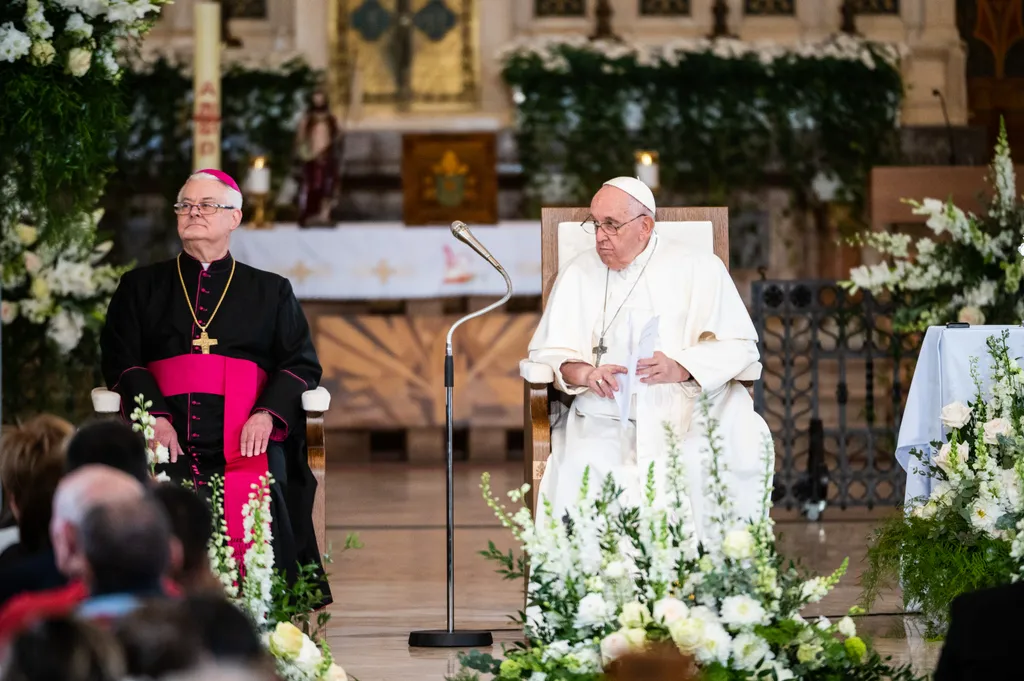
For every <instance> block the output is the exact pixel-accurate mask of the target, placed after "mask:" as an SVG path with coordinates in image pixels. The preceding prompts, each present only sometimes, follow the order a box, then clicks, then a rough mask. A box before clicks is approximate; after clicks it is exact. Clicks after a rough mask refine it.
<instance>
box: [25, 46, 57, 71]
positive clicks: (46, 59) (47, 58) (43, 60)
mask: <svg viewBox="0 0 1024 681" xmlns="http://www.w3.org/2000/svg"><path fill="white" fill-rule="evenodd" d="M30 54H31V58H32V63H33V64H35V65H36V66H48V65H49V64H50V63H51V62H52V61H53V58H54V57H56V56H57V50H55V49H53V45H51V44H50V43H49V42H47V41H46V40H37V41H36V42H35V43H33V44H32V51H31V52H30Z"/></svg>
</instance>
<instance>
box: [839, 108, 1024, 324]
mask: <svg viewBox="0 0 1024 681" xmlns="http://www.w3.org/2000/svg"><path fill="white" fill-rule="evenodd" d="M989 179H990V182H991V184H992V187H993V189H994V192H993V197H992V202H991V204H990V206H989V209H988V215H986V216H981V217H979V216H977V215H975V214H973V213H970V212H965V211H964V210H963V209H961V208H959V207H957V206H955V205H953V203H952V201H946V202H943V201H940V200H938V199H934V198H926V199H924V200H923V201H921V202H918V201H913V200H905V202H906V203H908V204H910V205H911V206H913V212H914V214H915V215H925V216H927V222H926V223H925V224H926V225H927V227H928V228H929V229H930V230H931V231H932V232H933V233H934V235H935V237H941V238H938V239H933V238H930V237H924V238H921V239H919V240H917V242H916V243H914V244H913V247H914V248H913V253H912V251H911V237H910V236H909V235H907V234H889V233H885V232H867V233H864V234H862V235H859V236H857V237H856V238H855V239H854V240H853V243H854V244H856V245H860V246H867V247H870V248H872V249H874V250H876V251H877V252H878V253H880V254H881V255H882V256H883V257H884V260H883V262H880V263H877V264H874V265H861V266H859V267H855V268H853V269H852V270H851V271H850V279H849V281H846V282H842V285H843V286H844V287H845V288H847V289H848V290H850V291H851V292H856V291H857V290H859V289H863V290H865V291H868V292H870V293H871V294H872V295H875V296H878V295H881V294H883V293H888V294H891V295H893V296H895V297H897V298H899V299H900V300H901V302H902V303H903V304H902V305H901V310H899V311H898V312H897V313H896V316H895V326H896V328H897V330H898V331H921V330H924V329H925V328H927V327H928V326H933V325H938V324H945V323H948V322H952V321H959V322H967V323H969V324H974V325H980V324H984V323H986V321H987V322H988V323H990V324H1002V323H1015V324H1016V323H1020V321H1021V319H1022V318H1024V298H1022V297H1021V296H1020V295H1019V290H1020V282H1021V277H1022V268H1021V263H1020V261H1019V259H1018V258H1017V257H1016V256H1017V252H1016V251H1017V250H1018V248H1020V250H1021V254H1022V255H1024V246H1022V242H1024V206H1022V205H1021V204H1019V203H1018V201H1017V190H1016V177H1015V175H1014V170H1013V161H1012V159H1011V157H1010V145H1009V141H1008V139H1007V136H1006V127H1005V125H1003V126H1002V127H1001V130H1000V134H999V140H998V142H997V143H996V147H995V156H994V158H993V160H992V163H991V166H990V178H989ZM943 235H948V236H943Z"/></svg>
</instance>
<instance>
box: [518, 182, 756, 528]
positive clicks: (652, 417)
mask: <svg viewBox="0 0 1024 681" xmlns="http://www.w3.org/2000/svg"><path fill="white" fill-rule="evenodd" d="M590 210H591V215H590V217H588V219H587V220H586V221H584V223H583V225H582V228H583V229H586V230H587V231H588V232H590V233H593V234H594V235H595V246H596V248H595V249H594V250H588V251H585V252H583V253H581V254H580V255H579V256H577V257H576V258H575V259H573V260H572V261H570V262H569V263H568V264H567V265H565V267H563V269H562V271H561V272H560V273H559V275H558V278H557V279H556V281H555V284H554V287H553V289H552V291H551V295H550V297H549V299H548V303H547V307H546V309H545V310H544V315H543V317H542V318H541V321H540V325H539V327H538V328H537V331H536V333H535V334H534V336H533V339H532V340H531V342H530V348H529V359H530V360H531V361H534V362H539V363H542V364H546V365H548V366H550V367H551V369H552V370H553V371H554V374H555V386H556V387H557V389H558V390H560V391H562V392H564V393H566V394H568V395H571V396H575V397H574V399H573V400H572V404H571V407H570V408H569V410H568V412H567V413H566V414H564V416H563V417H562V418H559V419H557V420H556V421H555V422H554V424H553V426H552V434H551V458H550V460H549V462H548V467H547V469H546V470H545V472H544V476H543V479H542V480H541V483H540V490H539V492H540V496H541V497H542V498H546V499H547V501H549V502H550V503H551V504H552V505H553V506H554V512H555V514H556V516H561V515H562V514H564V512H565V509H566V508H567V507H569V506H572V505H574V504H576V503H577V502H578V499H579V493H580V486H581V482H582V477H583V473H584V470H585V469H586V467H587V466H589V467H590V487H591V489H595V488H599V487H600V484H601V481H603V480H604V479H605V477H606V476H609V475H611V476H614V478H615V480H616V482H617V483H618V485H619V486H620V487H622V488H623V489H624V492H623V495H624V497H625V498H620V502H621V503H624V504H629V505H637V504H639V502H640V495H641V494H642V493H643V487H644V484H645V480H646V476H647V471H648V468H649V465H650V464H651V463H652V462H653V463H654V464H655V465H656V473H655V477H656V479H657V480H658V482H659V483H664V482H665V470H664V468H663V466H664V464H665V463H666V462H667V460H668V453H669V447H668V442H667V437H666V432H665V425H666V424H668V425H670V426H671V427H672V428H673V429H674V431H675V433H676V434H677V435H678V436H679V437H680V439H681V454H682V461H683V465H684V467H685V476H686V485H687V492H688V496H689V498H690V505H691V508H692V511H693V514H694V520H695V522H696V526H697V529H698V536H702V535H704V533H705V532H706V529H707V528H706V526H705V523H706V521H707V518H706V513H705V506H706V502H705V501H704V492H703V490H704V488H705V485H704V476H705V463H706V459H707V457H708V456H709V453H707V452H705V451H702V450H706V449H707V439H706V437H705V432H704V429H703V428H702V427H701V426H700V423H699V421H700V405H699V401H698V400H699V398H700V396H701V394H704V395H706V396H707V397H708V399H709V403H710V408H711V416H712V418H714V419H716V420H717V421H718V423H719V436H720V441H721V445H722V450H721V455H722V457H724V460H725V461H724V463H725V464H726V467H727V469H728V474H727V476H726V478H725V481H726V483H727V485H728V487H729V494H730V497H731V499H732V502H733V507H734V509H735V510H736V511H737V512H738V513H739V514H741V515H742V516H743V517H753V516H754V515H756V514H758V513H759V512H760V510H761V502H762V500H763V498H764V486H763V485H764V480H765V474H766V472H767V471H768V470H769V468H768V467H769V466H773V465H774V454H773V453H772V452H771V451H770V449H769V447H770V445H768V443H769V442H770V437H771V434H770V432H769V430H768V426H767V424H766V423H765V422H764V419H762V418H761V417H760V416H759V415H758V414H757V413H755V412H754V407H753V400H752V399H751V397H750V394H749V392H748V391H747V388H746V387H745V386H744V385H742V384H741V383H740V380H739V379H742V380H755V379H757V378H759V377H760V368H761V365H760V363H759V355H758V351H757V333H756V331H755V330H754V325H753V323H752V322H751V320H750V315H749V314H748V313H747V310H746V307H745V306H744V304H743V301H742V300H741V299H740V296H739V293H738V292H737V290H736V286H735V284H733V282H732V279H731V278H730V277H729V272H728V270H727V269H726V267H725V265H724V263H723V262H722V261H721V260H720V259H719V258H718V257H717V256H715V255H714V254H713V253H704V252H697V251H693V250H689V249H687V248H686V246H685V242H682V243H681V242H674V243H673V242H670V241H669V240H667V239H664V238H659V235H658V233H657V231H656V230H655V223H654V215H655V203H654V195H653V194H652V193H651V190H650V189H649V188H648V187H647V185H645V184H644V183H642V182H641V181H640V180H638V179H634V178H630V177H619V178H615V179H613V180H610V181H608V182H606V183H605V184H604V186H603V187H602V188H601V190H600V191H598V192H597V194H596V195H595V196H594V198H593V200H592V201H591V204H590ZM654 317H657V331H658V332H657V336H656V338H655V343H654V346H653V350H654V351H653V352H652V353H651V356H648V357H639V358H637V359H638V361H637V363H636V376H635V379H634V380H633V389H632V390H630V396H629V398H628V399H629V404H628V405H627V408H628V417H627V419H626V422H625V423H623V421H622V419H621V417H620V413H625V412H624V411H620V406H619V404H618V403H617V397H621V395H618V393H619V391H620V390H621V389H622V388H624V387H625V384H626V383H627V381H628V375H627V373H628V372H627V368H626V367H627V364H628V361H629V356H630V354H631V352H633V350H634V348H638V347H639V346H640V345H641V343H640V340H639V336H640V334H641V329H642V328H643V327H644V326H645V325H646V324H647V323H648V322H649V321H650V320H652V319H653V318H654ZM624 394H625V393H623V395H624ZM659 467H660V468H661V470H658V468H659Z"/></svg>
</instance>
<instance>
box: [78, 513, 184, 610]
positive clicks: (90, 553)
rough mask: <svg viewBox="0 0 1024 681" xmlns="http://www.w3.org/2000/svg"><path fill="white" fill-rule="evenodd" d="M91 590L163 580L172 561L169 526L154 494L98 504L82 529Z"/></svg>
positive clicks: (129, 588)
mask: <svg viewBox="0 0 1024 681" xmlns="http://www.w3.org/2000/svg"><path fill="white" fill-rule="evenodd" d="M78 541H79V542H80V545H81V549H82V554H83V555H84V557H85V568H84V574H83V578H84V579H85V580H86V582H87V583H88V584H89V587H90V592H91V593H93V594H98V593H116V592H132V591H139V590H142V589H147V588H151V587H153V586H156V585H158V584H159V583H160V579H161V578H162V577H164V576H165V575H166V574H167V571H168V568H169V567H170V565H171V528H170V523H169V522H168V521H167V515H166V514H165V513H164V510H163V508H162V507H161V505H160V504H159V503H157V502H156V500H155V499H153V498H152V497H149V496H141V497H137V498H134V499H121V500H118V501H110V502H107V503H103V504H100V505H98V506H95V507H93V508H91V509H89V511H88V512H87V513H86V514H85V517H84V518H83V519H82V523H81V525H80V526H79V528H78Z"/></svg>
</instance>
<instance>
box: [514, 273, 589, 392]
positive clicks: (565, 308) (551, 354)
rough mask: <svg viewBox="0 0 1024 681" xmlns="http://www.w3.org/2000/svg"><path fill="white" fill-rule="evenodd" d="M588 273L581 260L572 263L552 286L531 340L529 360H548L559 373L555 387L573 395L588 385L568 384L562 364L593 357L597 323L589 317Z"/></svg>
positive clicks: (587, 360)
mask: <svg viewBox="0 0 1024 681" xmlns="http://www.w3.org/2000/svg"><path fill="white" fill-rule="evenodd" d="M585 279H586V274H585V272H584V268H583V266H582V265H581V263H579V262H573V263H570V264H569V266H568V267H566V268H565V270H563V271H562V273H561V274H559V275H558V278H557V279H555V284H554V286H553V287H552V288H551V295H549V296H548V302H547V306H546V307H545V308H544V314H543V315H541V318H540V324H538V325H537V330H536V331H535V332H534V334H533V338H532V339H531V340H530V347H529V355H528V357H529V360H530V361H531V362H538V363H540V364H546V365H547V366H549V367H551V370H552V371H553V372H554V373H555V387H556V388H558V389H559V390H561V391H562V392H564V393H567V394H569V395H579V394H581V393H583V392H585V391H586V390H588V388H587V387H586V386H569V385H566V383H565V379H564V378H562V364H564V363H565V362H570V361H579V362H587V363H588V364H589V363H591V362H592V361H593V348H591V347H589V346H590V343H589V339H588V336H589V335H590V334H589V333H588V329H591V328H592V326H593V321H592V320H591V321H590V322H589V325H588V321H587V319H586V318H585V317H586V313H585V309H586V307H587V306H586V303H585V298H584V290H585V287H584V280H585Z"/></svg>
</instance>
